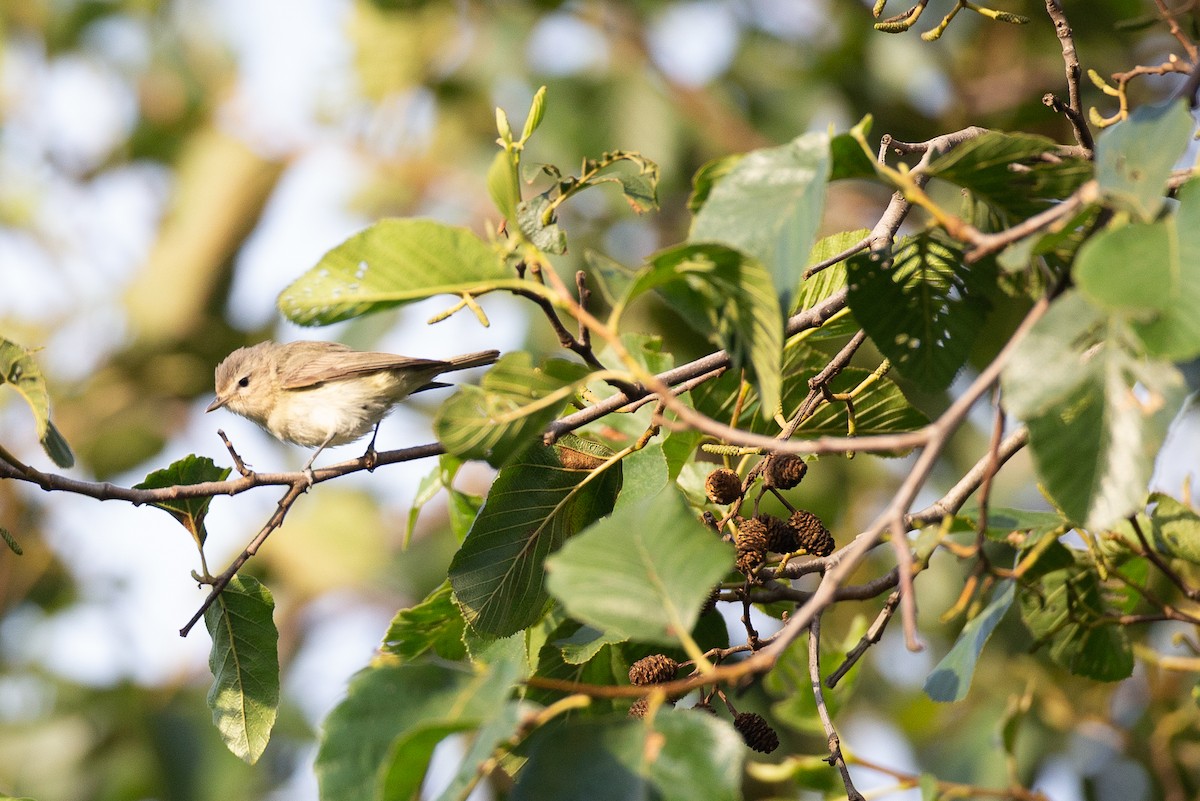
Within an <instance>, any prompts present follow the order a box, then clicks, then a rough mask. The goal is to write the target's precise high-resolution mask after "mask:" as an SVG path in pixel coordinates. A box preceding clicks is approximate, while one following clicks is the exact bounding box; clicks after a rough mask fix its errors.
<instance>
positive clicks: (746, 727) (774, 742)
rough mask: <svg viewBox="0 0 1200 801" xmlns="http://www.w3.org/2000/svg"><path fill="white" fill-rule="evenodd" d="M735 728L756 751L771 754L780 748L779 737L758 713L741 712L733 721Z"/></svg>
mask: <svg viewBox="0 0 1200 801" xmlns="http://www.w3.org/2000/svg"><path fill="white" fill-rule="evenodd" d="M733 727H734V728H735V729H737V730H738V733H739V734H741V735H742V739H743V740H745V741H746V745H748V746H750V747H751V748H753V749H754V750H755V751H760V752H762V753H764V754H769V753H771V752H772V751H774V750H775V749H776V748H778V747H779V735H778V734H777V733H776V732H775V730H774V729H772V728H771V724H770V723H767V721H766V719H765V718H763V716H762V715H760V714H758V713H757V712H739V713H738V715H737V717H735V718H734V719H733Z"/></svg>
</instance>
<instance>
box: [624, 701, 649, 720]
mask: <svg viewBox="0 0 1200 801" xmlns="http://www.w3.org/2000/svg"><path fill="white" fill-rule="evenodd" d="M649 708H650V702H649V701H647V700H646V699H645V698H644V697H643V698H639V699H637V700H636V701H634V702H633V705H632V706H630V707H629V717H631V718H644V717H646V712H647V711H648V710H649Z"/></svg>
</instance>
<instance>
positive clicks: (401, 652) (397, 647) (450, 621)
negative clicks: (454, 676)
mask: <svg viewBox="0 0 1200 801" xmlns="http://www.w3.org/2000/svg"><path fill="white" fill-rule="evenodd" d="M466 625H467V624H466V621H465V620H463V616H462V613H461V612H459V611H458V607H457V606H455V605H454V598H453V595H452V593H451V591H450V582H449V581H443V582H442V584H441V586H439V587H438V588H437V589H435V590H434V591H433V592H431V593H429V595H427V596H425V599H424V600H423V601H421V602H420V603H419V604H417V605H416V606H412V607H409V608H408V609H401V610H400V611H399V612H397V613H396V616H395V617H393V618H392V622H391V625H389V626H388V630H387V633H386V634H384V635H383V643H382V644H381V645H380V646H379V650H380V651H381V652H382V653H385V654H391V655H392V656H395V657H397V658H399V659H400V660H401V661H404V662H411V661H413V660H414V659H416V658H417V657H418V656H420V655H421V654H424V653H427V652H430V651H432V652H433V653H435V654H437V655H438V656H439V657H441V658H442V659H445V660H447V661H449V662H456V661H459V660H462V659H465V658H466V656H467V649H466V646H464V645H463V630H464V629H465V628H466Z"/></svg>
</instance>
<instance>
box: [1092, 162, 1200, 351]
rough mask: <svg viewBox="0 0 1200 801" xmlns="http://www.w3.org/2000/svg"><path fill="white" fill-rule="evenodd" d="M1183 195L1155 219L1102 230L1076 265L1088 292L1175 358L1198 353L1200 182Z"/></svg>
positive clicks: (1153, 348)
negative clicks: (1169, 210) (1126, 317)
mask: <svg viewBox="0 0 1200 801" xmlns="http://www.w3.org/2000/svg"><path fill="white" fill-rule="evenodd" d="M1179 200H1180V203H1179V207H1178V209H1177V210H1176V211H1175V213H1174V214H1170V215H1167V216H1164V217H1163V218H1162V219H1160V220H1157V221H1156V222H1153V223H1135V224H1132V225H1126V226H1123V227H1120V228H1110V229H1105V230H1104V231H1101V232H1100V233H1098V234H1097V235H1096V236H1094V237H1092V238H1091V239H1089V240H1088V241H1087V242H1086V243H1084V245H1083V247H1082V248H1081V249H1080V251H1079V258H1078V260H1077V261H1076V263H1075V269H1074V275H1075V279H1076V282H1077V283H1078V284H1079V288H1080V290H1081V291H1082V292H1083V293H1084V294H1086V295H1087V296H1088V298H1089V299H1091V300H1092V301H1093V302H1095V303H1096V304H1097V305H1099V306H1101V307H1103V308H1105V309H1110V310H1113V311H1118V312H1123V313H1125V314H1127V315H1129V317H1130V319H1131V321H1132V323H1131V324H1132V326H1133V329H1134V330H1135V331H1136V332H1137V334H1138V336H1139V337H1140V338H1141V340H1142V343H1143V344H1144V345H1145V347H1146V350H1147V352H1149V353H1150V354H1151V355H1153V356H1159V357H1162V358H1165V359H1170V360H1172V361H1183V360H1186V359H1191V358H1194V357H1195V356H1197V355H1200V315H1197V314H1196V309H1197V308H1200V182H1196V181H1192V182H1190V183H1188V184H1186V185H1185V186H1184V187H1183V189H1181V190H1180V192H1179Z"/></svg>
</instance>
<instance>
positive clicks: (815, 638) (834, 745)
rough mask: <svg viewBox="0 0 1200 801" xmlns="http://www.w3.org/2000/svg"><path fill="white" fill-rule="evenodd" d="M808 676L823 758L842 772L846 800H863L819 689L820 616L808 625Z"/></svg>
mask: <svg viewBox="0 0 1200 801" xmlns="http://www.w3.org/2000/svg"><path fill="white" fill-rule="evenodd" d="M808 678H809V681H810V683H811V685H812V692H813V700H815V701H816V704H817V715H819V716H820V718H821V725H822V726H823V727H824V729H825V742H826V744H827V745H828V746H829V756H828V757H826V758H825V761H826V762H828V763H829V764H830V765H831V766H834V767H836V768H837V769H838V773H840V774H842V784H843V785H845V787H846V798H847V801H864V799H863V795H862V793H860V792H859V791H858V790H857V789H855V787H854V782H853V781H852V780H851V778H850V769H849V768H848V767H846V758H845V757H844V756H842V743H841V740H840V739H838V733H837V729H835V728H834V726H833V718H831V717H830V716H829V708H828V707H827V706H826V705H825V693H824V692H823V691H822V690H821V616H820V615H817V616H816V617H814V618H813V621H812V623H810V624H809V626H808Z"/></svg>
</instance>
